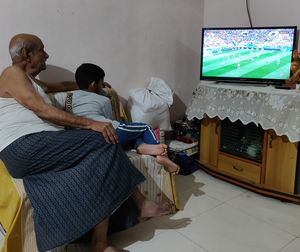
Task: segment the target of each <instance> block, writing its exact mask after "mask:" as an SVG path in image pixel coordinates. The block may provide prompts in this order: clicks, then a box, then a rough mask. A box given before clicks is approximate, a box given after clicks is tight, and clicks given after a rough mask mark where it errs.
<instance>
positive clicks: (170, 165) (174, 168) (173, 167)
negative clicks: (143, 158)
mask: <svg viewBox="0 0 300 252" xmlns="http://www.w3.org/2000/svg"><path fill="white" fill-rule="evenodd" d="M156 162H157V163H158V164H160V165H162V166H163V167H164V168H165V169H166V170H167V171H168V172H170V173H172V174H174V175H175V174H178V172H179V170H180V167H179V166H178V165H177V164H175V163H174V162H173V161H171V160H170V159H169V158H168V157H166V156H157V157H156Z"/></svg>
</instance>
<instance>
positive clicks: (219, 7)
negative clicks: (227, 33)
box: [204, 0, 300, 47]
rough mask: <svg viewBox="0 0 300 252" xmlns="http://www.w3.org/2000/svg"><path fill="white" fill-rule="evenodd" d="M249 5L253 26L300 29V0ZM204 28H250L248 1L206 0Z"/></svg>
mask: <svg viewBox="0 0 300 252" xmlns="http://www.w3.org/2000/svg"><path fill="white" fill-rule="evenodd" d="M248 3H249V11H250V14H251V19H252V25H253V26H285V25H296V26H298V29H299V28H300V15H299V10H300V1H299V0H285V1H282V0H249V1H248ZM204 26H205V27H229V26H245V27H248V26H250V23H249V19H248V15H247V9H246V0H205V1H204ZM298 47H299V43H298Z"/></svg>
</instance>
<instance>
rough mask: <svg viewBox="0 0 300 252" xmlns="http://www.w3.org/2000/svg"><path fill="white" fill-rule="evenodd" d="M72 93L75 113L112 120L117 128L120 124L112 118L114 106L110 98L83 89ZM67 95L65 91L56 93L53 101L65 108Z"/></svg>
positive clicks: (90, 117) (102, 120) (98, 119)
mask: <svg viewBox="0 0 300 252" xmlns="http://www.w3.org/2000/svg"><path fill="white" fill-rule="evenodd" d="M72 93H73V97H72V111H73V113H74V114H76V115H79V116H84V117H86V118H89V119H93V120H95V121H101V122H111V123H112V125H113V127H114V128H115V129H116V128H117V127H118V126H119V124H120V123H119V122H118V121H115V120H111V118H112V108H111V102H110V99H109V98H107V97H106V96H102V95H98V94H95V93H92V92H87V91H83V90H76V91H72ZM66 95H67V93H65V92H62V93H56V94H54V99H53V101H52V102H53V104H54V106H56V107H58V108H64V107H65V102H66Z"/></svg>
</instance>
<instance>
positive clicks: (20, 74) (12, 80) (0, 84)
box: [0, 65, 28, 97]
mask: <svg viewBox="0 0 300 252" xmlns="http://www.w3.org/2000/svg"><path fill="white" fill-rule="evenodd" d="M27 80H28V76H27V75H26V74H25V72H24V71H23V70H22V69H21V68H20V67H18V66H14V65H12V66H9V67H7V68H5V69H4V70H3V72H2V73H1V75H0V97H11V95H9V93H11V92H10V91H11V90H13V89H16V88H18V87H17V86H18V83H22V82H26V81H27Z"/></svg>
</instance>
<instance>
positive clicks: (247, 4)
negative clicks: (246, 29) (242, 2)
mask: <svg viewBox="0 0 300 252" xmlns="http://www.w3.org/2000/svg"><path fill="white" fill-rule="evenodd" d="M246 8H247V13H248V19H249V23H250V27H253V26H252V20H251V15H250V11H249V1H248V0H246Z"/></svg>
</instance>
